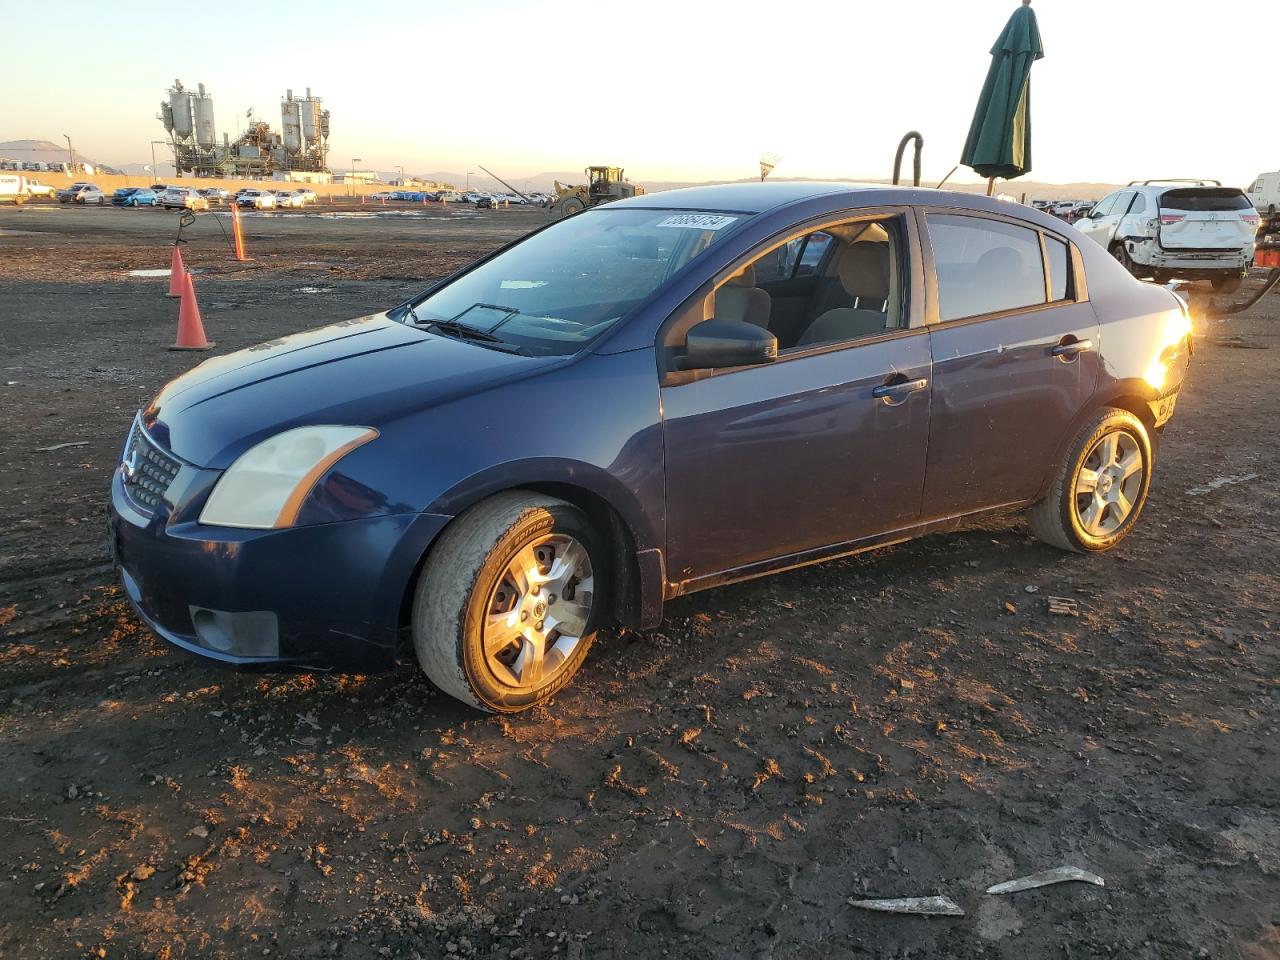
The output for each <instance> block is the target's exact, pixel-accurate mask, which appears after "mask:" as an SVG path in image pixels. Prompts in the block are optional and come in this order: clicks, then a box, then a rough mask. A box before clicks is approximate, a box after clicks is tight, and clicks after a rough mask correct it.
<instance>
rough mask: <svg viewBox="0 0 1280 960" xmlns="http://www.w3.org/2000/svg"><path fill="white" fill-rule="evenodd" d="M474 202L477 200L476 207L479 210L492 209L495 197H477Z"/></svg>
mask: <svg viewBox="0 0 1280 960" xmlns="http://www.w3.org/2000/svg"><path fill="white" fill-rule="evenodd" d="M474 202H475V205H476V209H477V210H492V209H493V198H492V197H476V199H475V201H474Z"/></svg>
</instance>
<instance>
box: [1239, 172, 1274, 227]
mask: <svg viewBox="0 0 1280 960" xmlns="http://www.w3.org/2000/svg"><path fill="white" fill-rule="evenodd" d="M1245 194H1246V195H1247V196H1248V197H1249V202H1250V203H1252V204H1253V208H1254V209H1255V210H1257V211H1258V213H1259V214H1260V215H1261V217H1262V229H1263V230H1273V231H1274V230H1280V170H1277V171H1275V172H1274V173H1260V174H1258V179H1257V180H1255V181H1253V186H1251V187H1250V188H1249V189H1248V190H1246V191H1245Z"/></svg>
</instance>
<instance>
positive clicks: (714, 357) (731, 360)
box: [680, 319, 778, 370]
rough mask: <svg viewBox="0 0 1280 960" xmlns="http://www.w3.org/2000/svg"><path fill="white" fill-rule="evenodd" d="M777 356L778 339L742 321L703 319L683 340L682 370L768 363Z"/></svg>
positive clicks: (760, 328)
mask: <svg viewBox="0 0 1280 960" xmlns="http://www.w3.org/2000/svg"><path fill="white" fill-rule="evenodd" d="M777 359H778V338H777V337H775V336H774V335H773V334H772V333H770V332H769V331H768V330H766V329H765V328H764V327H757V326H756V325H755V324H754V323H747V322H746V321H745V320H715V319H712V320H703V321H702V322H701V323H698V324H694V326H693V327H692V328H691V329H690V330H689V334H688V337H687V338H686V340H685V355H684V357H682V358H681V363H680V368H681V369H682V370H709V369H719V368H723V367H746V366H755V365H758V364H762V363H772V362H773V361H774V360H777Z"/></svg>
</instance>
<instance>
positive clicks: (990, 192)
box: [987, 177, 996, 197]
mask: <svg viewBox="0 0 1280 960" xmlns="http://www.w3.org/2000/svg"><path fill="white" fill-rule="evenodd" d="M995 193H996V178H995V177H988V178H987V196H988V197H993V196H995Z"/></svg>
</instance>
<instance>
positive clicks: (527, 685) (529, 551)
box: [413, 490, 608, 713]
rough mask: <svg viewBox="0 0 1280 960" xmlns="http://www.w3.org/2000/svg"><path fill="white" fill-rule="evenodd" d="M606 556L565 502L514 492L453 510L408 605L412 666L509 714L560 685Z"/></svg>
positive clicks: (582, 635) (591, 631)
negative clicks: (453, 516)
mask: <svg viewBox="0 0 1280 960" xmlns="http://www.w3.org/2000/svg"><path fill="white" fill-rule="evenodd" d="M607 562H608V553H607V551H606V550H605V548H604V544H603V543H602V541H601V540H600V538H599V535H598V534H597V533H596V531H595V530H594V529H593V528H592V526H591V523H590V521H589V520H588V519H587V517H586V515H585V514H584V513H583V512H582V511H581V510H579V509H578V508H577V507H575V506H573V505H572V504H569V503H565V502H564V501H562V500H556V499H553V498H551V497H545V496H540V495H538V494H535V493H531V492H527V491H521V490H515V491H510V492H508V493H502V494H498V495H497V496H494V497H492V498H490V499H488V500H485V501H484V502H482V503H480V504H477V505H476V506H475V507H472V508H471V509H470V510H468V511H466V512H465V513H463V514H462V515H461V516H459V517H458V518H457V519H456V520H454V522H453V523H452V524H450V526H449V527H448V528H447V529H446V530H445V531H444V533H443V534H442V535H441V537H440V542H439V543H438V544H437V545H436V547H435V548H433V549H432V551H431V553H430V555H429V556H428V557H427V562H426V566H425V567H424V569H423V571H422V574H421V575H420V577H419V580H418V585H417V589H416V592H415V595H414V603H413V640H414V648H415V650H416V652H417V656H418V663H419V665H420V666H421V667H422V670H423V672H424V673H426V675H427V676H428V678H430V680H431V681H432V683H434V684H435V685H436V686H437V687H439V688H440V689H441V690H443V691H444V692H445V693H448V694H450V695H451V696H454V697H456V698H458V699H459V700H462V701H463V702H464V703H469V704H472V705H474V706H477V707H479V708H480V709H482V710H488V711H491V712H494V713H516V712H519V711H521V710H527V709H529V708H530V707H533V706H536V705H538V704H540V703H543V702H545V701H546V700H548V699H550V698H551V697H552V696H554V695H555V694H556V693H558V692H559V691H560V690H562V689H563V688H564V687H565V686H566V685H567V684H568V683H569V681H570V680H572V679H573V676H574V674H576V673H577V672H578V668H579V667H580V666H581V665H582V662H583V660H584V659H585V658H586V655H587V650H588V649H589V648H590V646H591V642H592V640H593V639H594V637H595V631H596V627H597V626H598V624H599V621H600V620H601V618H602V616H603V613H604V610H605V604H606V600H607V598H606V597H605V591H604V586H605V583H606V582H607V569H606V565H607Z"/></svg>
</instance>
